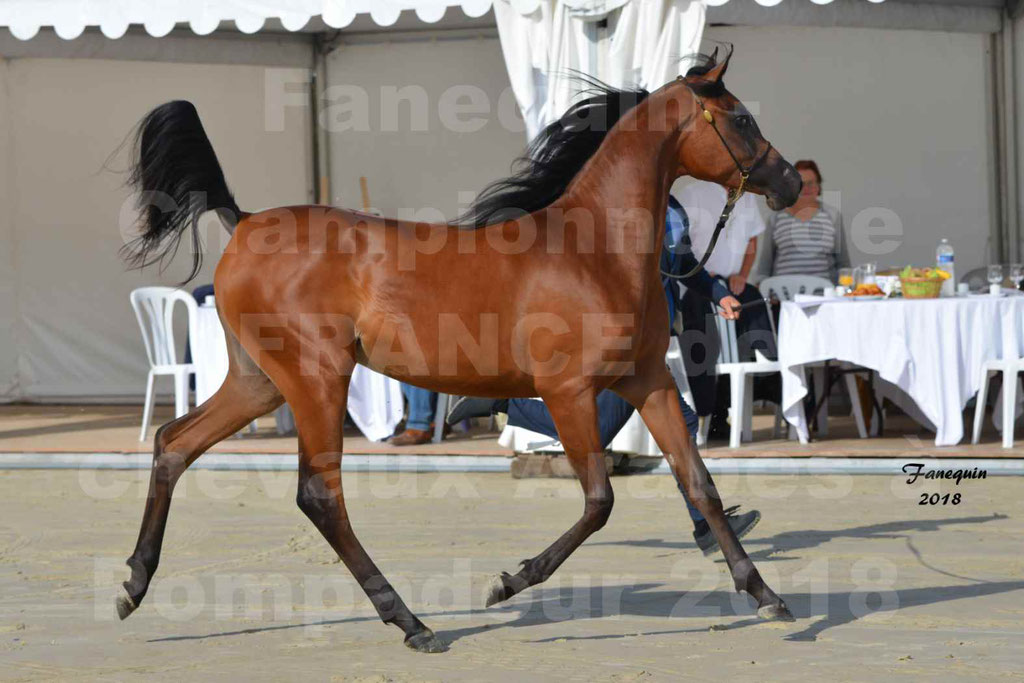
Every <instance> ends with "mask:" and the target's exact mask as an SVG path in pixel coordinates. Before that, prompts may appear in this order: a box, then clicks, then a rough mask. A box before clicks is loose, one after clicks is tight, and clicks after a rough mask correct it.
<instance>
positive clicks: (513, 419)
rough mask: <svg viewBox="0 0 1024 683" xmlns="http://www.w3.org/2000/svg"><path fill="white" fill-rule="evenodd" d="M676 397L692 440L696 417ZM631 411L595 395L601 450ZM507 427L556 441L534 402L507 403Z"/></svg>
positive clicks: (617, 399) (695, 514)
mask: <svg viewBox="0 0 1024 683" xmlns="http://www.w3.org/2000/svg"><path fill="white" fill-rule="evenodd" d="M676 395H677V396H679V407H680V408H681V409H682V411H683V418H684V419H685V420H686V428H687V429H689V430H690V438H693V437H694V436H695V435H696V434H697V414H696V413H694V412H693V410H692V409H691V408H690V406H688V405H687V404H686V401H684V400H683V397H682V395H681V394H679V393H678V392H677V394H676ZM634 410H636V409H635V408H634V407H633V406H631V405H630V404H629V403H627V402H626V401H625V399H623V398H622V397H621V396H619V395H618V394H616V393H615V392H614V391H608V390H605V391H602V392H601V393H600V394H598V395H597V429H598V432H599V433H600V435H601V448H608V444H610V443H611V442H612V439H614V438H615V435H616V434H618V433H619V430H620V429H622V428H623V427H624V426H625V424H626V422H627V421H628V420H629V418H630V416H631V415H632V414H633V411H634ZM508 423H509V424H510V425H512V426H513V427H522V428H523V429H529V430H530V431H531V432H537V433H539V434H544V435H545V436H550V437H551V438H552V439H555V440H557V439H558V430H557V429H555V421H554V420H552V419H551V413H549V412H548V407H547V406H546V405H544V402H543V401H535V400H533V399H531V398H512V399H509V401H508ZM674 474H675V473H674V472H673V475H674ZM676 485H677V486H678V487H679V492H680V493H682V494H683V500H685V501H686V508H687V510H689V512H690V518H691V519H692V520H693V521H694V523H697V522H700V521H702V520H703V519H704V516H703V515H701V514H700V511H698V510H697V508H695V507H694V506H693V505H691V504H690V499H689V498H687V497H686V492H685V491H683V485H682V484H681V483H680V482H679V481H678V480H676Z"/></svg>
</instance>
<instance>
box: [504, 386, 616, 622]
mask: <svg viewBox="0 0 1024 683" xmlns="http://www.w3.org/2000/svg"><path fill="white" fill-rule="evenodd" d="M544 402H545V403H546V404H547V406H548V410H549V411H550V412H551V417H552V418H553V419H554V422H555V426H556V427H557V429H558V437H559V439H560V440H561V442H562V446H563V447H564V448H565V454H566V456H567V457H568V458H569V463H570V464H571V465H572V468H573V471H575V472H576V476H577V477H578V478H579V480H580V484H581V485H582V487H583V495H584V505H583V516H582V517H580V519H579V520H578V521H577V522H576V523H575V524H573V525H572V527H571V528H570V529H569V530H568V531H566V532H565V533H564V534H562V535H561V536H560V537H559V538H558V540H557V541H555V542H554V543H552V544H551V545H550V546H548V547H547V548H546V549H545V550H544V552H542V553H541V554H540V555H538V556H537V557H534V558H532V559H529V560H525V561H524V562H523V568H522V569H520V570H519V571H518V572H517V573H516V574H515V575H514V576H513V575H509V574H508V573H505V572H503V573H502V574H501V575H500V576H498V577H497V578H495V580H494V582H493V584H492V585H491V588H490V591H489V593H488V596H487V606H488V607H489V606H491V605H493V604H495V603H498V602H501V601H502V600H508V599H509V598H511V597H512V596H513V595H515V594H517V593H519V592H520V591H522V590H524V589H526V588H528V587H530V586H533V585H536V584H538V583H541V582H543V581H546V580H547V579H548V577H550V576H551V575H552V574H554V573H555V570H556V569H558V567H559V566H560V565H561V564H562V563H563V562H565V560H566V559H567V558H568V557H569V555H571V554H572V553H573V551H574V550H576V548H578V547H579V546H580V545H581V544H582V543H583V541H585V540H587V538H588V537H589V536H590V535H591V534H593V533H594V532H595V531H597V530H598V529H600V528H601V527H603V526H604V525H605V523H606V522H607V521H608V517H609V516H610V515H611V512H612V505H613V503H614V495H613V494H612V486H611V482H610V481H609V480H608V471H607V469H606V468H605V464H604V451H603V449H602V448H601V440H600V435H599V433H598V428H597V404H596V396H595V394H594V391H593V389H592V388H590V387H587V388H585V389H582V390H579V391H576V392H572V393H568V392H566V393H561V394H559V395H557V396H544Z"/></svg>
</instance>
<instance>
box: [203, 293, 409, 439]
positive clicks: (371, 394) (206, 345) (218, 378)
mask: <svg viewBox="0 0 1024 683" xmlns="http://www.w3.org/2000/svg"><path fill="white" fill-rule="evenodd" d="M190 343H191V347H192V363H193V365H194V366H195V369H196V404H197V405H198V404H200V403H202V402H204V401H206V400H207V399H208V398H210V397H211V396H213V394H214V392H216V391H217V389H219V388H220V385H221V384H223V383H224V378H225V377H227V374H228V349H227V342H226V341H225V339H224V328H223V327H222V326H221V323H220V317H219V316H218V315H217V309H216V307H215V306H210V305H205V304H204V305H202V306H199V307H198V312H197V316H196V324H195V329H193V330H191V331H190ZM348 415H349V417H351V418H352V421H353V422H354V423H355V424H356V426H357V427H359V431H361V432H362V433H363V434H364V435H365V436H366V438H368V439H371V440H373V441H380V440H382V439H386V438H388V437H389V436H391V435H392V434H393V433H394V432H395V427H397V426H398V423H399V422H401V420H402V388H401V384H400V383H399V382H397V381H395V380H393V379H391V378H390V377H385V376H384V375H382V374H380V373H379V372H374V371H373V370H370V369H369V368H365V367H363V366H362V365H357V366H356V367H355V370H354V371H353V372H352V380H351V382H350V384H349V391H348ZM276 417H277V420H278V426H279V431H282V432H284V431H290V429H291V427H292V424H291V423H292V419H291V413H290V410H288V408H287V407H286V406H282V407H281V408H279V409H278V413H277V415H276Z"/></svg>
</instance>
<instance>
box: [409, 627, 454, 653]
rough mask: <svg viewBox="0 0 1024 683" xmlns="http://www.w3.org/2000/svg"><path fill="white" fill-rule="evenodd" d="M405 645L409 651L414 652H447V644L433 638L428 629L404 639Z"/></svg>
mask: <svg viewBox="0 0 1024 683" xmlns="http://www.w3.org/2000/svg"><path fill="white" fill-rule="evenodd" d="M405 645H406V647H408V648H409V649H411V650H416V652H428V653H433V652H447V651H448V643H446V642H444V641H443V640H441V639H440V638H438V637H437V636H435V635H434V632H433V631H431V630H430V629H429V628H425V629H423V630H422V631H420V632H419V633H414V634H412V635H411V636H409V637H408V638H406V639H405Z"/></svg>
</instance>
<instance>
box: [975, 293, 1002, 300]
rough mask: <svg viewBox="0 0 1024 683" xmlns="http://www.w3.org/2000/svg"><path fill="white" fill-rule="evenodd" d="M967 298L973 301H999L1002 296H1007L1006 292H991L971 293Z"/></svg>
mask: <svg viewBox="0 0 1024 683" xmlns="http://www.w3.org/2000/svg"><path fill="white" fill-rule="evenodd" d="M967 296H969V297H970V298H972V299H998V298H999V297H1001V296H1006V292H999V293H998V294H991V293H989V292H969V293H968V294H967Z"/></svg>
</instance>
